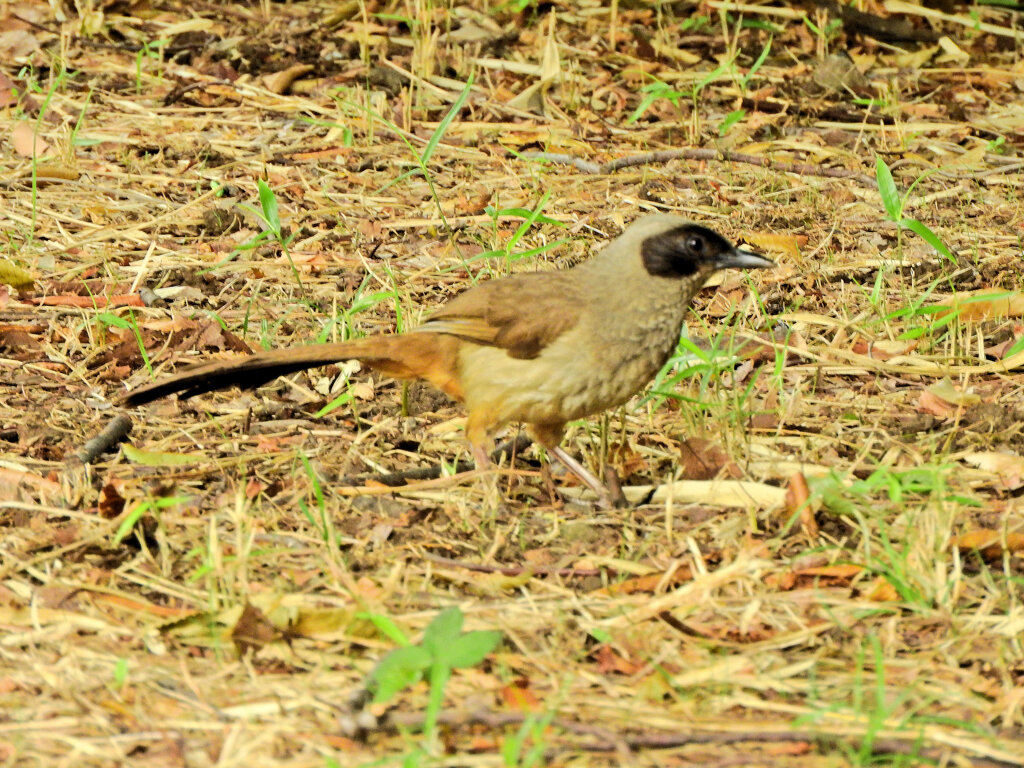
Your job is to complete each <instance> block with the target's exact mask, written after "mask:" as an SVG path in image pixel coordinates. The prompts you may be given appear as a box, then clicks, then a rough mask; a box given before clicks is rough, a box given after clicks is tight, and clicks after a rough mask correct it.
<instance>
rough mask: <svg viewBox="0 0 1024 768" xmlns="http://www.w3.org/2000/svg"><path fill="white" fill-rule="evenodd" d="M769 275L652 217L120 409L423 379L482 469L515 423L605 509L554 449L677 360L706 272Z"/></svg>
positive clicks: (156, 384) (689, 228) (598, 485)
mask: <svg viewBox="0 0 1024 768" xmlns="http://www.w3.org/2000/svg"><path fill="white" fill-rule="evenodd" d="M773 266H774V263H773V262H772V261H770V260H769V259H767V258H765V257H764V256H761V255H760V254H757V253H754V252H752V251H747V250H744V249H742V248H739V247H737V246H735V245H733V244H732V243H731V242H729V241H728V240H727V239H726V238H725V237H723V236H722V235H720V234H719V233H718V232H716V231H714V230H712V229H710V228H708V227H705V226H703V225H701V224H699V223H696V222H693V221H690V220H688V219H686V218H684V217H681V216H678V215H674V214H665V213H660V214H649V215H646V216H643V217H641V218H639V219H637V220H636V221H634V222H633V223H632V224H631V225H630V226H628V227H627V228H626V229H625V230H624V231H623V233H622V234H621V235H619V237H617V238H615V239H614V240H612V241H611V242H609V243H608V244H607V245H606V246H605V247H604V248H603V249H601V250H600V251H599V252H598V253H597V254H596V255H594V256H592V257H591V258H590V259H587V260H585V261H583V262H581V263H579V264H576V265H575V266H573V267H571V268H569V269H564V270H555V271H543V272H531V273H519V274H515V275H511V276H508V277H503V278H498V279H493V280H488V281H485V282H481V283H478V284H477V285H475V286H473V287H471V288H469V289H468V290H466V291H464V292H462V293H460V294H458V295H456V296H455V297H454V298H452V299H451V300H450V301H448V302H447V303H446V304H444V305H443V306H442V307H441V308H440V309H439V310H437V311H436V312H434V313H433V314H432V315H430V316H429V317H428V318H427V319H426V321H425V322H423V324H422V325H420V326H418V327H415V328H413V329H411V330H408V331H406V332H403V333H399V334H377V335H372V336H366V337H362V338H354V339H350V340H347V341H341V342H335V343H322V344H310V345H302V346H292V347H285V348H281V349H270V350H266V351H260V352H256V353H255V354H252V355H250V356H247V357H241V358H233V359H227V360H224V359H219V360H214V361H212V362H207V363H205V364H200V365H198V366H194V367H190V368H187V369H185V370H183V371H181V372H179V373H176V374H174V375H172V376H170V377H168V378H164V379H161V380H156V381H153V382H151V383H149V384H147V385H144V386H142V387H139V388H137V389H134V390H131V391H129V392H127V393H126V394H125V395H124V397H123V398H122V400H123V404H124V405H127V406H134V405H141V404H144V403H147V402H150V401H152V400H155V399H157V398H160V397H163V396H165V395H168V394H171V393H174V392H178V393H180V397H192V396H194V395H198V394H202V393H205V392H209V391H212V390H218V389H223V388H226V387H230V386H238V387H242V388H245V389H253V388H255V387H258V386H260V385H261V384H265V383H267V382H269V381H272V380H273V379H274V378H276V377H278V376H283V375H286V374H290V373H293V372H296V371H301V370H305V369H308V368H314V367H317V366H323V365H329V364H333V363H337V362H340V361H345V360H358V361H359V362H361V363H363V364H365V365H367V366H368V367H370V368H372V369H375V370H377V371H379V372H380V373H382V374H384V375H386V376H392V377H395V378H398V379H421V380H425V381H427V382H429V383H430V384H432V385H433V386H435V387H437V388H438V389H440V390H441V391H442V392H444V393H445V394H447V395H448V396H449V397H451V398H452V399H454V400H456V401H459V402H461V403H462V404H463V405H464V406H465V409H466V412H467V419H466V427H465V436H466V438H467V439H468V441H469V443H470V446H471V448H472V453H473V457H474V459H475V461H476V464H477V467H478V468H486V467H487V466H488V465H489V459H488V454H489V453H490V449H491V448H492V447H493V440H494V437H495V434H496V433H497V432H498V431H500V430H501V429H502V428H503V427H505V426H506V425H508V424H510V423H513V422H518V423H521V424H523V425H524V426H525V427H526V430H527V432H528V433H529V434H530V436H531V437H532V438H533V440H534V441H535V442H537V443H539V444H540V445H541V446H543V447H544V449H545V450H546V451H547V452H548V454H549V455H550V456H553V457H555V458H556V459H557V460H558V461H560V462H561V463H562V464H564V465H565V466H566V468H567V469H568V470H569V471H571V472H572V473H573V474H575V475H577V476H578V477H579V478H580V480H581V481H583V483H584V484H585V485H587V486H589V487H590V488H591V489H592V490H593V491H594V492H595V493H596V494H597V497H598V501H599V503H600V504H601V505H602V506H609V502H610V499H609V491H608V489H607V488H606V486H605V485H604V483H603V482H602V481H600V480H599V479H597V477H595V476H594V475H593V474H592V473H591V472H590V471H589V470H587V469H586V468H585V467H584V466H583V465H582V464H580V463H579V462H578V461H577V460H576V459H575V458H573V457H572V455H570V454H569V453H568V452H567V451H566V450H565V449H564V448H563V447H562V446H561V441H562V438H563V436H564V433H565V428H566V425H567V424H568V423H569V422H571V421H574V420H576V419H582V418H585V417H587V416H592V415H594V414H597V413H601V412H602V411H605V410H608V409H609V408H614V407H616V406H619V405H621V404H623V403H625V402H626V401H627V400H628V399H629V398H631V397H632V396H633V395H635V394H636V393H637V392H639V391H640V390H641V389H642V388H643V387H644V386H645V385H646V384H647V383H648V382H649V381H650V380H651V379H652V378H653V377H654V375H655V374H656V373H657V372H658V371H659V370H660V369H661V368H662V367H663V366H664V364H665V363H666V362H667V361H668V359H669V357H670V356H671V355H672V353H673V352H674V351H675V350H676V347H677V344H678V340H679V335H680V331H681V327H682V325H683V322H684V320H685V317H686V313H687V311H688V309H689V306H690V302H691V300H692V299H693V297H694V296H695V295H696V293H697V292H698V291H699V290H700V289H701V288H702V287H703V286H704V284H705V283H706V282H707V280H708V278H709V277H711V275H712V274H714V273H715V272H717V271H718V270H721V269H727V268H738V269H763V268H769V267H773Z"/></svg>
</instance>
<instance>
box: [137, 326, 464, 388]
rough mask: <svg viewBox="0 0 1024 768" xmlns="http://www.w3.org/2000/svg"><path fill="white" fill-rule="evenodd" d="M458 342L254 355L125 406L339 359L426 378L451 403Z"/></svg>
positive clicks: (396, 342) (434, 336) (389, 340)
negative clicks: (447, 397)
mask: <svg viewBox="0 0 1024 768" xmlns="http://www.w3.org/2000/svg"><path fill="white" fill-rule="evenodd" d="M458 344H459V341H458V340H457V339H455V338H454V337H452V336H446V335H444V334H438V333H409V334H401V335H398V336H368V337H366V338H363V339H353V340H351V341H342V342H338V343H335V344H311V345H309V346H306V347H288V348H285V349H271V350H267V351H263V352H257V353H256V354H254V355H250V356H249V357H243V358H232V359H229V360H214V361H212V362H209V363H204V364H202V365H197V366H194V367H192V368H187V369H186V370H184V371H181V372H180V373H176V374H174V375H173V376H170V377H168V378H166V379H162V380H160V381H154V382H152V383H150V384H147V385H145V386H143V387H139V388H138V389H135V390H132V391H131V392H129V393H128V394H127V395H125V396H124V399H123V401H122V402H123V403H124V404H125V405H141V404H143V403H148V402H150V401H152V400H156V399H158V398H161V397H164V396H165V395H169V394H172V393H174V392H179V393H181V396H182V397H192V396H193V395H199V394H202V393H204V392H211V391H213V390H217V389H224V388H226V387H232V386H237V387H241V388H243V389H253V388H255V387H258V386H260V385H261V384H266V383H267V382H268V381H271V380H273V379H275V378H277V377H278V376H284V375H287V374H289V373H295V372H296V371H303V370H306V369H307V368H316V367H317V366H321V365H330V364H331V363H337V362H339V361H342V360H359V361H360V362H363V363H365V364H366V365H369V366H370V367H371V368H375V369H377V370H379V371H380V372H382V373H384V374H387V375H388V376H394V377H395V378H400V379H425V380H427V381H429V382H431V383H432V384H433V385H434V386H436V387H438V388H439V389H441V390H443V391H444V392H446V393H447V394H448V395H450V396H451V397H454V398H455V399H456V400H461V399H462V390H461V387H460V386H459V382H458V375H457V366H458Z"/></svg>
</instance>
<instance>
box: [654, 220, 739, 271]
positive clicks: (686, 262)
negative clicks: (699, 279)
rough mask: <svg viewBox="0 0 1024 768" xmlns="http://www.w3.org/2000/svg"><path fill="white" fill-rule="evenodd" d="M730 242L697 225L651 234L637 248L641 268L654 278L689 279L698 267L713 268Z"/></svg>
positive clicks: (729, 249) (729, 245) (730, 245)
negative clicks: (642, 266)
mask: <svg viewBox="0 0 1024 768" xmlns="http://www.w3.org/2000/svg"><path fill="white" fill-rule="evenodd" d="M732 250H733V246H732V243H730V242H729V241H728V240H726V239H725V238H724V237H722V236H721V235H720V234H718V233H717V232H713V231H712V230H710V229H708V228H707V227H702V226H700V225H698V224H685V225H683V226H681V227H676V228H675V229H670V230H669V231H668V232H662V233H661V234H660V235H652V236H651V237H648V238H647V239H646V240H644V242H643V244H642V245H641V246H640V256H641V258H642V259H643V261H644V268H645V269H646V270H647V272H648V274H650V275H653V276H654V277H677V278H678V277H689V276H690V275H693V274H695V273H696V272H697V271H698V270H699V269H700V268H701V267H709V266H713V265H714V264H715V263H716V262H717V261H718V259H719V258H720V257H721V256H722V255H723V254H725V253H728V252H730V251H732Z"/></svg>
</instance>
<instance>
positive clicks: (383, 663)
mask: <svg viewBox="0 0 1024 768" xmlns="http://www.w3.org/2000/svg"><path fill="white" fill-rule="evenodd" d="M431 662H432V658H431V655H430V654H429V653H428V652H427V651H426V650H425V649H424V648H423V647H422V646H419V645H410V646H406V647H405V648H396V649H395V650H393V651H391V653H389V654H388V655H387V656H385V657H384V658H383V659H381V660H380V662H379V663H378V664H377V666H376V668H374V670H373V672H372V673H370V679H369V686H370V688H371V689H372V690H373V701H374V703H375V704H381V703H384V702H386V701H390V700H391V698H392V697H393V696H394V695H395V694H396V693H398V692H399V691H401V690H402V689H404V688H408V687H409V686H410V685H415V684H416V683H418V682H419V681H420V680H421V679H422V677H423V673H424V672H425V671H426V670H427V669H428V668H429V667H430V665H431Z"/></svg>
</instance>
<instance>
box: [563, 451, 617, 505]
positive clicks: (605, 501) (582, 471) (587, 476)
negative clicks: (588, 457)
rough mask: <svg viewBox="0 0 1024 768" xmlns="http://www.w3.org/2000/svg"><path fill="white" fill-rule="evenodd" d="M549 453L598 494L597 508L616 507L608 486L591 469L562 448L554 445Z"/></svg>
mask: <svg viewBox="0 0 1024 768" xmlns="http://www.w3.org/2000/svg"><path fill="white" fill-rule="evenodd" d="M548 451H549V452H550V453H551V455H552V456H554V457H555V458H556V459H558V460H559V461H560V462H562V464H564V465H565V468H566V469H568V470H569V471H570V472H572V473H573V474H574V475H576V477H578V478H579V479H580V480H582V481H583V483H584V485H586V486H587V487H588V488H589V489H590V490H592V491H593V492H594V493H596V494H597V506H599V507H600V508H601V509H611V508H613V507H614V506H615V504H614V502H613V501H612V494H611V492H610V491H609V490H608V486H606V485H605V484H604V483H602V482H601V481H600V480H598V479H597V478H596V477H594V475H593V473H591V471H590V470H589V469H587V468H586V467H584V466H583V465H582V464H580V463H579V462H578V461H576V459H574V458H573V457H572V456H570V455H569V453H568V451H566V450H565V449H564V448H562V446H560V445H553V446H551V447H549V448H548Z"/></svg>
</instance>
